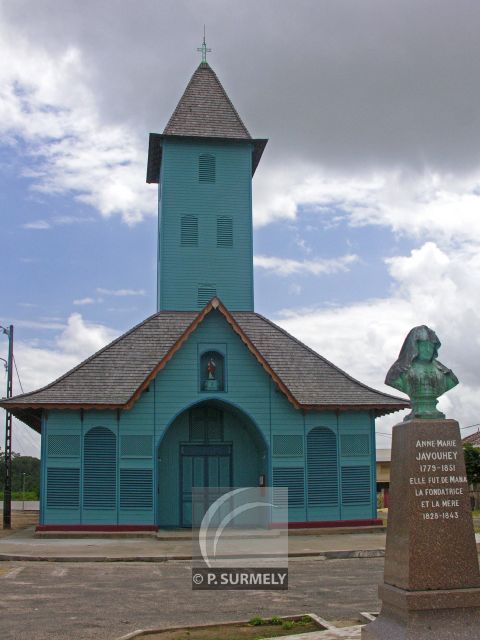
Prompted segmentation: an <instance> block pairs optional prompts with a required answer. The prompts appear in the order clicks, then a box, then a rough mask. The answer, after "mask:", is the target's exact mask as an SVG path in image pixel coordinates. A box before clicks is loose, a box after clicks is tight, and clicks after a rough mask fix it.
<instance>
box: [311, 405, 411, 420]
mask: <svg viewBox="0 0 480 640" xmlns="http://www.w3.org/2000/svg"><path fill="white" fill-rule="evenodd" d="M301 407H302V409H304V410H305V411H374V412H375V416H376V417H377V418H379V417H380V416H385V415H387V414H389V413H395V412H396V411H403V410H404V409H410V404H409V403H401V404H400V403H399V404H398V405H394V404H382V403H380V402H379V403H376V402H375V403H373V402H372V403H368V404H367V403H361V404H359V403H353V402H352V404H350V403H345V404H337V403H336V404H325V403H323V404H302V405H301Z"/></svg>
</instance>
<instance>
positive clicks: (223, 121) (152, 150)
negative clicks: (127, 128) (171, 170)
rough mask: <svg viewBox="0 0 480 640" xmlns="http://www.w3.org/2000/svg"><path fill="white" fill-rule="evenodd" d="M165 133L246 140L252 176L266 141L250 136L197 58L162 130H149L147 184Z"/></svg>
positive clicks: (155, 176)
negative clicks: (250, 154) (186, 83)
mask: <svg viewBox="0 0 480 640" xmlns="http://www.w3.org/2000/svg"><path fill="white" fill-rule="evenodd" d="M166 137H169V138H175V137H177V138H202V139H204V140H209V139H210V140H216V141H218V140H228V141H230V142H232V141H233V142H244V143H245V142H249V143H251V145H252V176H253V174H254V173H255V170H256V168H257V166H258V163H259V162H260V158H261V157H262V154H263V151H264V149H265V146H266V144H267V140H266V139H264V138H259V139H255V140H254V139H252V137H251V135H250V133H249V132H248V129H247V127H246V126H245V125H244V123H243V122H242V119H241V118H240V116H239V115H238V113H237V110H236V109H235V107H234V106H233V104H232V102H231V100H230V98H229V97H228V95H227V93H226V91H225V89H224V88H223V86H222V84H221V82H220V80H219V79H218V78H217V75H216V73H215V71H214V70H213V69H212V68H211V67H210V65H209V64H208V62H201V63H200V65H199V66H198V67H197V69H196V70H195V72H194V74H193V76H192V77H191V78H190V81H189V83H188V85H187V88H186V89H185V91H184V93H183V95H182V97H181V98H180V100H179V102H178V104H177V106H176V108H175V111H174V112H173V114H172V115H171V117H170V120H169V121H168V123H167V126H166V127H165V129H164V131H163V134H160V133H151V134H150V139H149V144H148V164H147V182H148V183H149V184H152V183H158V181H159V177H160V165H161V163H162V147H163V140H164V139H165V138H166Z"/></svg>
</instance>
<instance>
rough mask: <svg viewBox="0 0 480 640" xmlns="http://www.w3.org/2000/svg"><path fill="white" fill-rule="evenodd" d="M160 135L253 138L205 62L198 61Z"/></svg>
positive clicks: (213, 72)
mask: <svg viewBox="0 0 480 640" xmlns="http://www.w3.org/2000/svg"><path fill="white" fill-rule="evenodd" d="M163 133H164V135H170V136H201V137H206V138H236V139H239V140H251V139H252V138H251V135H250V134H249V132H248V129H247V127H246V126H245V125H244V124H243V122H242V120H241V118H240V116H239V115H238V113H237V111H236V109H235V107H234V106H233V104H232V103H231V101H230V98H229V97H228V95H227V93H226V91H225V89H224V88H223V87H222V85H221V83H220V80H219V79H218V78H217V75H216V73H215V71H214V70H213V69H212V68H211V67H210V65H209V64H208V62H201V63H200V65H199V66H198V67H197V69H196V70H195V72H194V74H193V76H192V77H191V79H190V82H189V83H188V85H187V88H186V89H185V91H184V93H183V96H182V97H181V98H180V101H179V103H178V104H177V107H176V109H175V111H174V112H173V114H172V116H171V118H170V120H169V121H168V123H167V126H166V127H165V130H164V132H163Z"/></svg>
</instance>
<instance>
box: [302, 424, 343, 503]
mask: <svg viewBox="0 0 480 640" xmlns="http://www.w3.org/2000/svg"><path fill="white" fill-rule="evenodd" d="M307 481H308V504H309V506H311V507H334V506H337V505H338V462H337V436H336V435H335V433H334V432H333V431H332V430H331V429H327V428H326V427H315V428H314V429H312V430H311V431H310V432H309V434H308V436H307Z"/></svg>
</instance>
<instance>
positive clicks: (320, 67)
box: [0, 0, 480, 453]
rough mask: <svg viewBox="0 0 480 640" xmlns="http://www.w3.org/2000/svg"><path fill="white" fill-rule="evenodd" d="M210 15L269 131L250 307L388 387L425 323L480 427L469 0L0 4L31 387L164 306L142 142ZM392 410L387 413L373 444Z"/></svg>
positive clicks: (9, 241) (455, 402)
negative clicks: (414, 332) (411, 333)
mask: <svg viewBox="0 0 480 640" xmlns="http://www.w3.org/2000/svg"><path fill="white" fill-rule="evenodd" d="M204 23H206V27H207V44H208V45H209V46H210V47H211V48H212V49H213V51H212V53H211V54H209V62H210V63H211V65H212V67H213V68H214V69H215V71H216V72H217V74H218V76H219V78H220V80H221V81H222V83H223V85H224V87H225V88H226V90H227V92H228V93H229V95H230V98H231V99H232V101H233V103H234V104H235V106H236V107H237V109H238V111H239V113H240V115H241V117H242V118H243V120H244V121H245V123H246V125H247V127H248V128H249V130H250V132H251V133H252V135H254V136H256V137H268V138H269V143H268V146H267V149H266V152H265V154H264V156H263V159H262V162H261V164H260V166H259V169H258V170H257V173H256V175H255V179H254V220H255V247H254V250H255V266H256V269H255V298H256V310H257V311H258V312H260V313H263V314H265V315H267V316H268V317H270V318H271V319H273V320H274V321H276V322H278V323H279V324H280V325H282V326H283V327H285V328H286V329H287V330H288V331H290V332H291V333H293V334H294V335H296V336H297V337H299V338H300V339H302V340H303V341H305V342H306V343H307V344H309V345H310V346H312V347H313V348H315V349H316V350H317V351H319V352H320V353H322V354H323V355H324V356H326V357H327V358H329V359H330V360H332V361H333V362H335V363H336V364H337V365H339V366H340V367H342V368H344V369H346V370H347V371H348V372H349V373H350V374H352V375H353V376H355V377H357V378H359V379H360V380H362V381H364V382H366V383H368V384H371V385H372V386H375V387H376V388H380V389H382V388H383V389H387V387H384V385H383V380H384V377H385V372H386V370H387V369H388V367H389V366H390V364H391V363H392V362H393V360H394V359H395V358H396V356H397V353H398V350H399V348H400V346H401V343H402V341H403V338H404V336H405V334H406V333H407V331H408V330H409V329H410V328H411V327H412V326H414V325H418V324H424V323H425V324H428V325H430V326H431V327H432V328H434V329H435V330H436V331H437V333H438V335H439V337H440V339H441V341H442V342H443V347H442V350H441V354H440V356H441V358H440V359H441V360H442V361H443V362H444V363H445V364H447V365H448V366H450V367H451V368H452V369H453V370H454V371H455V373H456V374H457V375H458V377H459V378H460V380H461V385H460V386H459V387H457V388H456V389H454V390H453V391H452V392H451V393H450V394H449V395H448V396H445V397H444V398H443V399H442V400H441V403H440V407H441V408H442V409H443V410H444V411H446V412H447V414H448V416H450V417H455V418H457V419H458V420H459V421H460V422H461V427H462V428H463V434H467V433H469V432H470V431H472V430H476V427H475V428H470V429H469V428H466V427H468V425H473V424H477V423H480V396H479V394H478V385H479V379H480V371H479V364H478V363H479V362H480V339H479V327H480V287H479V284H478V283H479V281H480V252H479V249H480V111H479V109H478V105H479V104H480V83H479V81H478V80H479V60H480V39H479V38H478V33H479V32H480V5H479V4H478V2H474V1H473V0H456V1H455V2H452V1H451V0H448V1H446V0H423V1H422V2H418V0H389V2H385V1H384V0H356V1H354V0H351V1H347V0H308V1H306V0H261V1H258V0H242V2H238V1H235V2H234V1H230V0H222V1H220V0H210V1H203V0H190V1H187V0H156V1H155V2H154V1H153V0H136V1H135V2H133V1H130V0H116V1H114V0H95V1H93V0H84V1H83V2H81V3H79V2H76V1H75V2H74V1H73V0H62V2H58V0H15V2H12V1H10V2H7V1H3V2H2V1H0V215H1V223H2V225H1V234H2V236H1V237H2V243H1V247H2V251H1V252H0V261H1V263H0V273H1V293H2V295H1V299H0V324H10V323H13V324H14V325H15V332H16V335H15V339H16V343H15V352H16V362H17V366H18V370H19V373H20V377H21V381H22V384H23V387H24V389H25V390H30V389H33V388H35V387H37V386H39V385H41V384H45V383H47V382H49V381H51V380H52V379H53V378H55V377H56V376H58V375H60V374H61V373H63V372H65V371H66V370H67V369H69V368H70V367H72V366H73V365H75V364H77V363H78V362H79V361H80V360H81V359H83V358H84V357H86V356H88V355H90V354H91V353H92V352H94V351H95V350H96V349H98V348H99V347H101V346H102V345H104V344H105V343H106V342H108V341H109V340H111V339H112V338H113V337H115V336H117V335H118V334H120V333H121V332H123V331H125V330H127V329H128V328H130V327H131V326H132V325H133V324H135V323H136V322H139V321H141V320H142V319H144V318H145V317H146V316H148V315H150V314H151V313H153V312H154V311H155V277H156V246H155V242H156V237H155V235H156V204H155V197H156V186H155V185H147V184H146V183H145V171H146V156H147V144H148V133H149V132H151V131H156V132H161V131H162V130H163V128H164V126H165V124H166V122H167V120H168V118H169V116H170V114H171V112H172V111H173V109H174V108H175V105H176V103H177V101H178V99H179V97H180V95H181V93H182V91H183V89H184V88H185V86H186V84H187V82H188V80H189V78H190V76H191V74H192V73H193V71H194V70H195V68H196V66H197V64H198V62H199V54H198V53H197V51H196V49H197V47H198V46H200V44H201V39H202V31H203V24H204ZM6 350H7V341H6V339H5V338H1V339H0V356H3V357H5V355H6ZM2 380H3V383H4V382H5V378H4V377H3V378H2V377H1V376H0V383H2ZM3 383H2V384H3ZM14 389H15V391H17V392H18V391H19V390H20V387H19V384H18V381H17V379H15V380H14ZM398 418H401V415H400V414H396V415H395V416H393V417H392V416H390V417H388V418H386V419H383V420H380V421H379V422H378V425H377V431H378V439H377V446H378V447H388V446H389V445H390V439H389V437H388V435H383V434H389V433H390V428H391V425H392V424H393V423H394V422H395V421H397V420H398ZM2 422H3V419H2ZM0 437H1V433H0ZM14 448H15V449H16V450H17V451H21V452H22V453H35V452H36V451H38V437H37V436H36V435H35V434H33V433H32V432H31V431H30V430H29V429H28V428H25V427H23V426H22V425H21V424H19V423H17V424H16V431H15V438H14Z"/></svg>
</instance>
